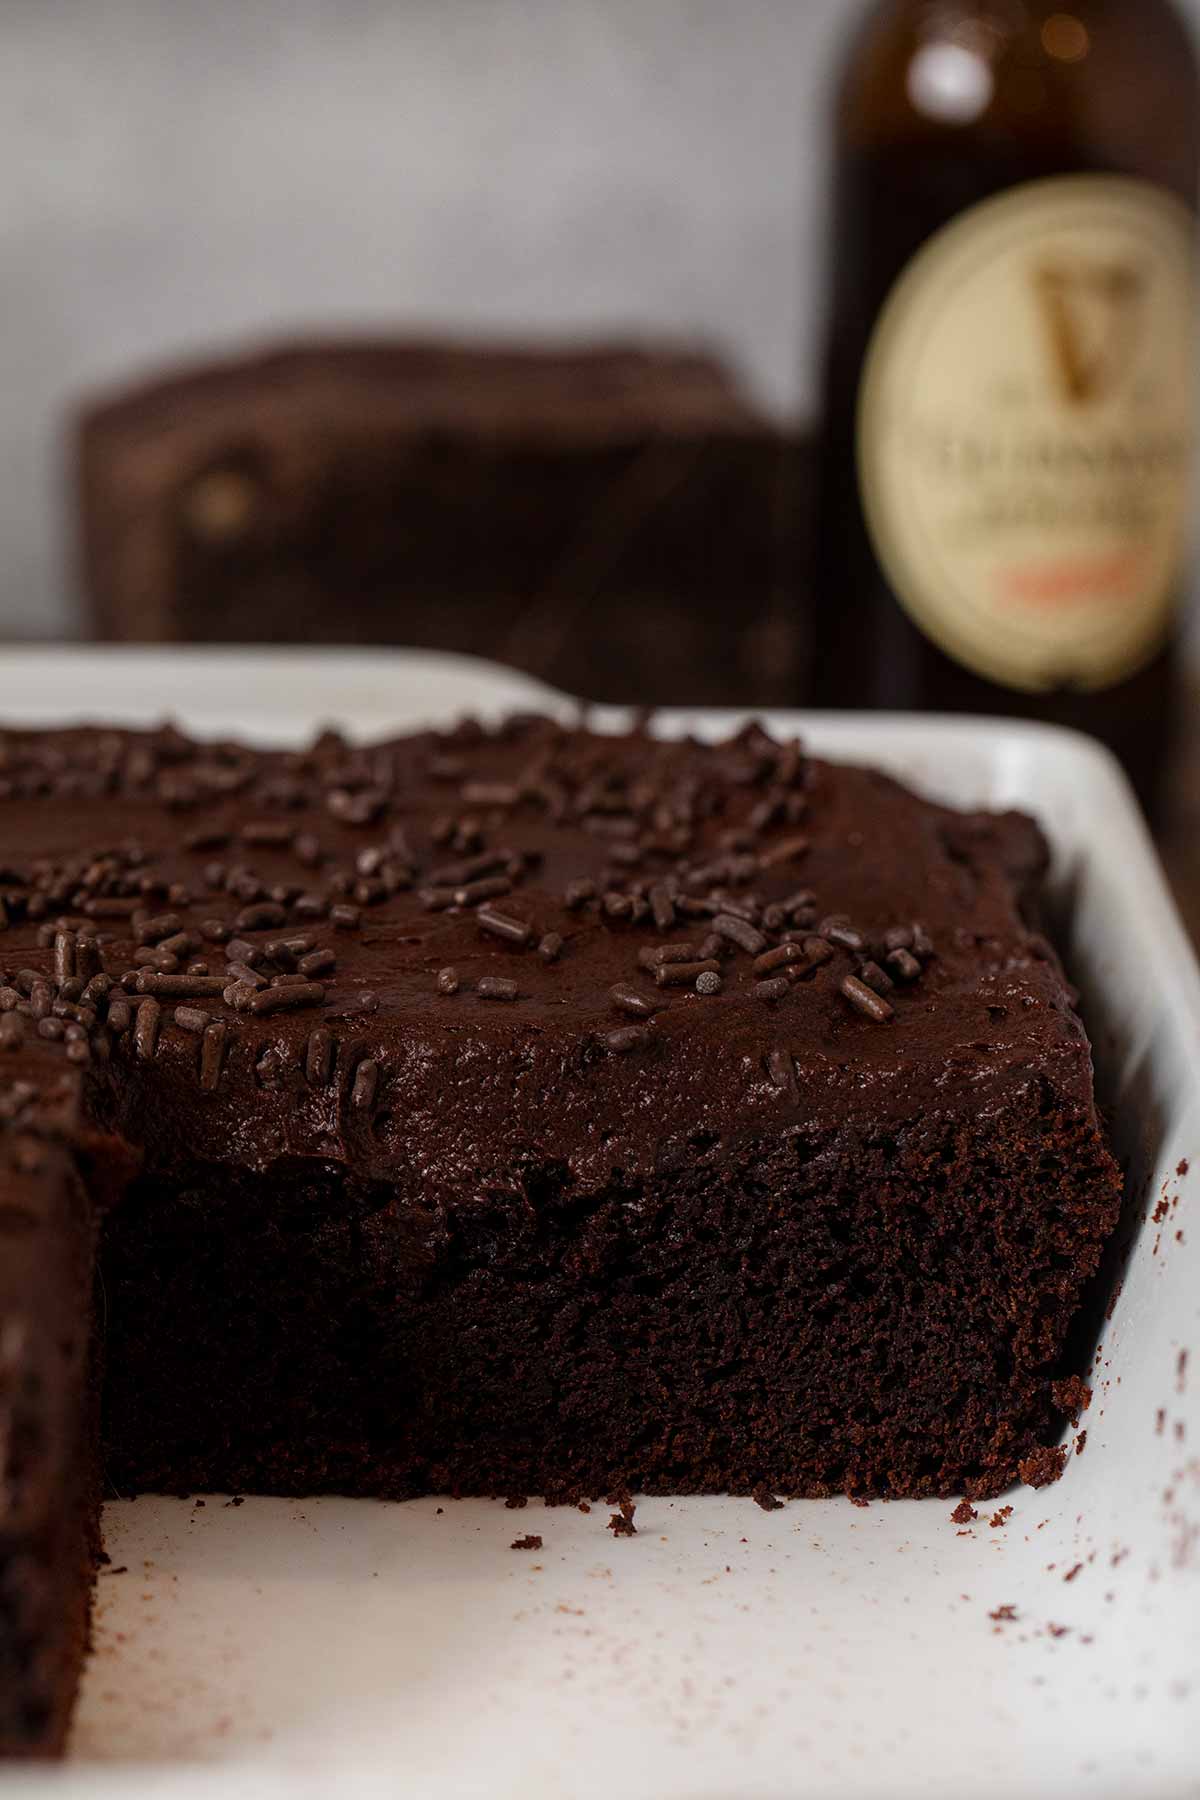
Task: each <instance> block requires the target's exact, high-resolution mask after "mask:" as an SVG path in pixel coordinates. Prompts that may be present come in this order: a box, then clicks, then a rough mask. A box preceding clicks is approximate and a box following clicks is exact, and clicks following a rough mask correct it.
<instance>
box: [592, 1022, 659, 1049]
mask: <svg viewBox="0 0 1200 1800" xmlns="http://www.w3.org/2000/svg"><path fill="white" fill-rule="evenodd" d="M653 1035H654V1034H653V1032H651V1031H649V1030H648V1029H647V1028H646V1026H645V1025H625V1026H623V1027H622V1029H621V1030H620V1031H610V1032H609V1033H608V1035H607V1036H606V1038H605V1040H604V1042H605V1043H606V1044H607V1045H608V1048H609V1049H610V1050H611V1051H613V1053H614V1054H615V1055H617V1056H626V1055H628V1053H629V1052H630V1051H631V1050H638V1049H640V1048H641V1046H642V1045H643V1044H648V1043H650V1041H651V1039H652V1037H653Z"/></svg>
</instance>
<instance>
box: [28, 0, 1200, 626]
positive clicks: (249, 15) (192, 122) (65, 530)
mask: <svg viewBox="0 0 1200 1800" xmlns="http://www.w3.org/2000/svg"><path fill="white" fill-rule="evenodd" d="M1129 3H1130V4H1131V5H1136V4H1137V0H1129ZM1191 4H1192V8H1193V11H1194V12H1196V13H1197V15H1200V0H1191ZM857 10H858V0H203V3H202V4H199V5H196V4H186V3H184V0H178V3H177V0H0V309H2V310H0V317H2V319H3V329H2V331H0V381H2V392H3V397H4V407H3V413H2V415H0V534H2V537H0V542H2V546H3V554H2V556H0V627H3V628H7V629H10V630H16V631H20V632H23V633H31V634H36V635H51V634H53V633H55V632H57V631H60V630H62V629H64V628H67V629H69V628H71V627H72V625H73V623H74V621H75V619H76V617H77V614H76V601H75V596H74V587H73V581H72V575H71V570H70V557H69V553H68V551H69V517H70V515H69V509H68V506H67V501H66V496H65V484H64V479H63V468H64V456H63V446H64V441H65V434H64V430H63V427H64V423H65V421H66V419H67V417H68V416H69V409H70V406H71V402H72V399H73V397H74V396H75V395H76V394H78V393H79V392H80V391H84V390H91V389H94V388H95V387H96V386H97V385H100V386H106V385H109V384H112V383H114V382H119V381H121V380H123V379H124V378H125V377H126V376H127V375H130V374H132V373H134V372H136V371H139V370H142V369H145V368H147V367H152V366H154V365H155V364H156V363H160V362H162V361H164V360H169V359H171V358H173V357H174V356H176V355H177V354H180V353H182V354H192V353H195V352H196V351H198V350H201V349H204V348H209V347H212V348H217V347H223V346H226V345H229V344H231V343H235V344H236V343H237V342H239V341H240V340H244V339H246V338H253V337H255V336H261V335H264V334H269V333H277V332H283V331H291V330H295V329H302V328H312V327H334V328H336V327H339V326H350V327H359V328H367V327H370V326H376V327H377V326H380V325H383V326H396V325H404V326H411V327H414V328H424V327H434V328H440V329H446V328H450V329H454V330H456V331H462V332H466V333H486V334H496V333H515V334H518V335H520V334H523V333H529V332H537V333H554V334H556V335H559V336H567V337H570V336H585V335H588V334H591V333H596V332H609V333H611V332H625V331H643V332H644V331H652V332H656V333H664V334H669V335H673V336H679V335H683V336H698V337H700V338H703V339H705V340H707V341H709V342H711V343H713V344H714V345H716V346H717V347H718V348H720V349H722V350H724V351H725V352H726V353H727V354H728V355H729V356H731V357H732V359H733V360H734V361H735V363H736V365H737V366H738V368H739V369H740V370H741V371H742V373H743V374H744V376H745V378H746V380H747V381H748V383H749V384H750V386H751V388H752V389H753V391H754V392H755V393H756V394H757V396H758V397H759V398H760V399H761V400H763V401H764V402H766V403H767V404H768V405H770V406H771V407H772V408H773V409H774V410H776V411H778V412H780V413H791V412H794V411H796V410H798V409H803V408H805V407H807V406H808V405H810V404H811V398H812V367H813V357H812V345H813V335H814V333H813V312H814V299H815V283H814V271H815V269H816V267H817V265H818V263H819V258H820V248H821V230H820V226H821V210H822V205H821V196H822V194H823V189H824V160H823V139H824V130H823V127H824V118H825V111H826V106H827V93H828V82H829V76H830V71H831V68H832V65H833V61H834V57H835V51H836V45H837V43H838V41H839V40H840V38H841V37H842V35H843V34H844V31H845V29H846V27H847V25H848V24H849V23H850V21H851V19H852V18H853V16H854V14H855V12H856V11H857Z"/></svg>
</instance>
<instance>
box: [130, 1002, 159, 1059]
mask: <svg viewBox="0 0 1200 1800" xmlns="http://www.w3.org/2000/svg"><path fill="white" fill-rule="evenodd" d="M161 1023H162V1007H161V1006H160V1005H159V1004H158V1001H157V1000H146V1001H144V1002H143V1004H142V1005H141V1006H139V1007H138V1016H137V1024H136V1025H135V1026H134V1028H133V1045H134V1049H135V1050H136V1051H137V1053H138V1055H139V1056H140V1057H141V1059H142V1061H143V1062H149V1061H150V1059H151V1058H152V1057H153V1055H154V1052H155V1050H156V1049H157V1048H158V1028H159V1025H160V1024H161Z"/></svg>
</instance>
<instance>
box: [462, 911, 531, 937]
mask: <svg viewBox="0 0 1200 1800" xmlns="http://www.w3.org/2000/svg"><path fill="white" fill-rule="evenodd" d="M475 918H476V921H477V923H478V925H479V929H480V930H481V931H488V932H490V933H491V935H492V936H493V937H499V938H505V939H507V941H508V942H509V943H510V944H528V943H529V941H530V939H531V938H532V936H533V927H532V925H529V924H527V923H526V921H525V920H524V919H516V918H514V917H513V916H512V914H511V913H504V912H498V911H497V910H496V908H495V907H494V906H481V907H480V908H479V911H478V912H477V913H476V914H475Z"/></svg>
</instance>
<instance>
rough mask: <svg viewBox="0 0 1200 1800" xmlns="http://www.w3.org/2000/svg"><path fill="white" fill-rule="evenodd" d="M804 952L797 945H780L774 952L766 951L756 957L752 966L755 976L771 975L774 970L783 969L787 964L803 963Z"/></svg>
mask: <svg viewBox="0 0 1200 1800" xmlns="http://www.w3.org/2000/svg"><path fill="white" fill-rule="evenodd" d="M803 960H804V952H803V951H802V950H801V948H800V946H799V944H780V945H779V946H778V947H777V948H776V949H774V950H767V951H765V952H764V954H763V955H762V956H760V957H758V958H757V959H756V961H755V964H754V973H755V974H756V975H773V974H774V973H775V971H776V969H784V968H786V967H787V966H788V964H789V963H797V962H803Z"/></svg>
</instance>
